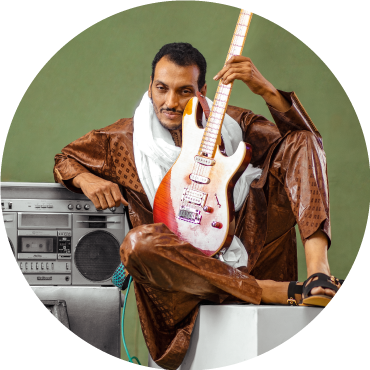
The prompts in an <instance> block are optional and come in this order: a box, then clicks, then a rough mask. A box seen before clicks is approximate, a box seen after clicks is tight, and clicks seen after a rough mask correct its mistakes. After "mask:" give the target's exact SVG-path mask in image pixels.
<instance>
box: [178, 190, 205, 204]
mask: <svg viewBox="0 0 370 370" xmlns="http://www.w3.org/2000/svg"><path fill="white" fill-rule="evenodd" d="M207 196H208V194H206V193H203V192H202V191H198V190H191V189H188V188H185V189H184V191H183V193H182V197H181V201H182V202H187V203H190V204H193V205H195V206H198V207H202V208H203V207H204V206H205V204H206V200H207Z"/></svg>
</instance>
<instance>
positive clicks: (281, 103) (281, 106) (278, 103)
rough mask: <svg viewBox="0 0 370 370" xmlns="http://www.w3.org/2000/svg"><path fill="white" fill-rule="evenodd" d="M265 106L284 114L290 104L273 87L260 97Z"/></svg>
mask: <svg viewBox="0 0 370 370" xmlns="http://www.w3.org/2000/svg"><path fill="white" fill-rule="evenodd" d="M261 96H262V98H263V99H264V100H265V102H266V103H267V104H269V105H270V106H271V107H273V108H275V109H276V110H278V111H279V112H286V111H288V110H289V109H290V107H291V105H290V103H289V102H288V101H287V100H286V99H285V98H284V97H283V96H282V95H281V94H280V93H279V91H278V90H276V89H275V88H274V87H273V86H272V87H271V88H270V89H269V90H268V91H266V93H264V94H262V95H261Z"/></svg>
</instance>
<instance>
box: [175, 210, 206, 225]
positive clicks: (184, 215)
mask: <svg viewBox="0 0 370 370" xmlns="http://www.w3.org/2000/svg"><path fill="white" fill-rule="evenodd" d="M177 218H178V219H180V220H183V221H186V222H191V223H192V224H200V220H201V219H202V216H201V214H200V211H199V210H197V209H194V208H191V207H185V206H181V207H180V212H179V215H178V217H177Z"/></svg>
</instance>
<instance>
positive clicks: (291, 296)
mask: <svg viewBox="0 0 370 370" xmlns="http://www.w3.org/2000/svg"><path fill="white" fill-rule="evenodd" d="M297 283H298V281H291V282H290V283H289V285H288V300H287V303H288V304H289V305H291V306H298V303H297V301H296V299H295V295H296V294H302V291H303V286H302V285H297Z"/></svg>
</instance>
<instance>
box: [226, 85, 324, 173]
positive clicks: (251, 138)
mask: <svg viewBox="0 0 370 370" xmlns="http://www.w3.org/2000/svg"><path fill="white" fill-rule="evenodd" d="M279 92H280V93H281V94H282V95H283V97H284V98H285V99H286V100H287V101H288V102H289V103H290V108H289V109H288V111H286V112H279V111H278V110H276V109H275V108H273V107H272V106H270V105H267V106H268V108H269V110H270V112H271V115H272V117H273V119H274V121H275V124H274V123H272V122H270V121H269V120H268V119H266V118H265V117H263V116H261V115H258V114H254V113H253V112H252V111H250V110H246V109H242V108H237V107H234V106H229V107H228V110H227V113H228V114H229V115H230V116H232V117H233V118H234V119H235V120H236V121H237V122H239V124H240V127H241V129H242V131H243V141H244V142H246V143H249V144H251V146H252V160H251V163H252V165H253V166H255V167H256V166H262V165H263V163H264V161H265V159H266V156H267V154H268V152H269V150H270V148H271V146H272V145H273V144H274V143H275V142H277V141H278V140H279V139H281V138H282V137H284V136H285V135H287V134H288V133H289V132H292V131H297V130H306V131H311V132H313V133H314V134H315V136H316V138H317V140H318V142H319V144H320V146H321V147H322V138H321V135H320V133H319V132H318V130H317V129H316V127H315V125H314V124H313V122H312V120H311V119H310V117H309V116H308V114H307V112H306V111H305V109H304V108H303V106H302V104H301V103H300V101H299V100H298V97H297V95H296V94H295V93H294V92H290V93H289V92H288V93H287V92H284V91H280V90H279Z"/></svg>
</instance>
